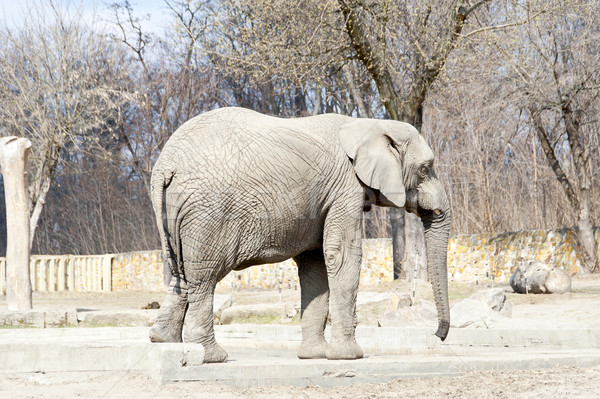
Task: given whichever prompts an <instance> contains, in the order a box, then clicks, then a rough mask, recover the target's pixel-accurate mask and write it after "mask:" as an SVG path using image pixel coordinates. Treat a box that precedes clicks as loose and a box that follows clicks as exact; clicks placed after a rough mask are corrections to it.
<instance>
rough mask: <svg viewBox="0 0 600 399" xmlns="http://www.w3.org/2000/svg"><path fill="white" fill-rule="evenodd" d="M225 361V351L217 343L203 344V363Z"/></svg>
mask: <svg viewBox="0 0 600 399" xmlns="http://www.w3.org/2000/svg"><path fill="white" fill-rule="evenodd" d="M226 361H227V352H225V350H224V349H223V348H221V347H220V346H219V344H217V343H214V344H212V345H204V363H224V362H226Z"/></svg>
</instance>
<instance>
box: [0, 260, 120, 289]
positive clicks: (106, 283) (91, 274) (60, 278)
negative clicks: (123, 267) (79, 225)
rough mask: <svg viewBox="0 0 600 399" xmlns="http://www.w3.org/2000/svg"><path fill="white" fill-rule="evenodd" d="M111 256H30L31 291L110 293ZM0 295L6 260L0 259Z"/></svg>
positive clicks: (3, 284) (4, 279)
mask: <svg viewBox="0 0 600 399" xmlns="http://www.w3.org/2000/svg"><path fill="white" fill-rule="evenodd" d="M113 257H114V255H112V254H108V255H32V256H31V257H30V258H29V272H30V277H31V288H32V290H34V291H41V292H58V291H74V292H77V291H88V292H89V291H95V292H102V291H104V292H110V291H111V290H112V287H111V280H112V270H111V269H112V259H113ZM0 292H1V293H2V294H4V293H5V292H6V258H0Z"/></svg>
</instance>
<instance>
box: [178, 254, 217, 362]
mask: <svg viewBox="0 0 600 399" xmlns="http://www.w3.org/2000/svg"><path fill="white" fill-rule="evenodd" d="M185 267H186V269H185V270H186V279H187V281H188V310H187V313H186V317H185V342H193V343H198V344H202V346H204V363H221V362H226V361H227V352H225V351H224V350H223V348H221V346H219V344H217V341H216V340H215V331H214V327H213V301H214V293H215V286H216V284H217V276H216V272H217V271H216V269H215V266H214V262H187V263H186V264H185Z"/></svg>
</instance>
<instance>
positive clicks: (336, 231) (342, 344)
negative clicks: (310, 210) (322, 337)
mask: <svg viewBox="0 0 600 399" xmlns="http://www.w3.org/2000/svg"><path fill="white" fill-rule="evenodd" d="M361 217H362V201H355V203H348V202H342V203H339V204H335V205H334V206H333V207H332V208H331V209H330V211H329V214H328V215H327V219H326V220H325V229H324V239H323V252H324V256H325V264H326V267H327V276H328V280H329V290H330V302H331V306H330V310H331V325H332V326H331V327H332V328H331V340H330V342H329V347H328V349H327V352H326V356H327V359H359V358H361V357H363V350H362V349H361V347H360V346H359V345H358V344H357V343H356V339H355V329H356V295H357V292H358V282H359V279H360V266H361V258H362V248H361V230H360V224H361Z"/></svg>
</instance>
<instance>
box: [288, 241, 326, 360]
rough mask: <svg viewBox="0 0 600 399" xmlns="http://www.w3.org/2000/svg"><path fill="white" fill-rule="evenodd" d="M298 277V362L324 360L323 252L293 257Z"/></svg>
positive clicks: (324, 293) (324, 301) (315, 251)
mask: <svg viewBox="0 0 600 399" xmlns="http://www.w3.org/2000/svg"><path fill="white" fill-rule="evenodd" d="M295 260H296V263H297V264H298V276H299V278H300V295H301V306H302V307H301V310H300V312H301V313H300V316H301V318H302V343H301V344H300V349H299V350H298V357H299V358H300V359H319V358H324V357H325V353H326V351H327V341H325V336H324V333H323V332H324V330H325V323H326V322H327V315H328V314H329V284H328V282H327V269H326V268H325V259H324V258H323V251H322V250H321V249H317V250H314V251H309V252H305V253H303V254H300V255H299V256H297V257H296V258H295Z"/></svg>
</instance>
